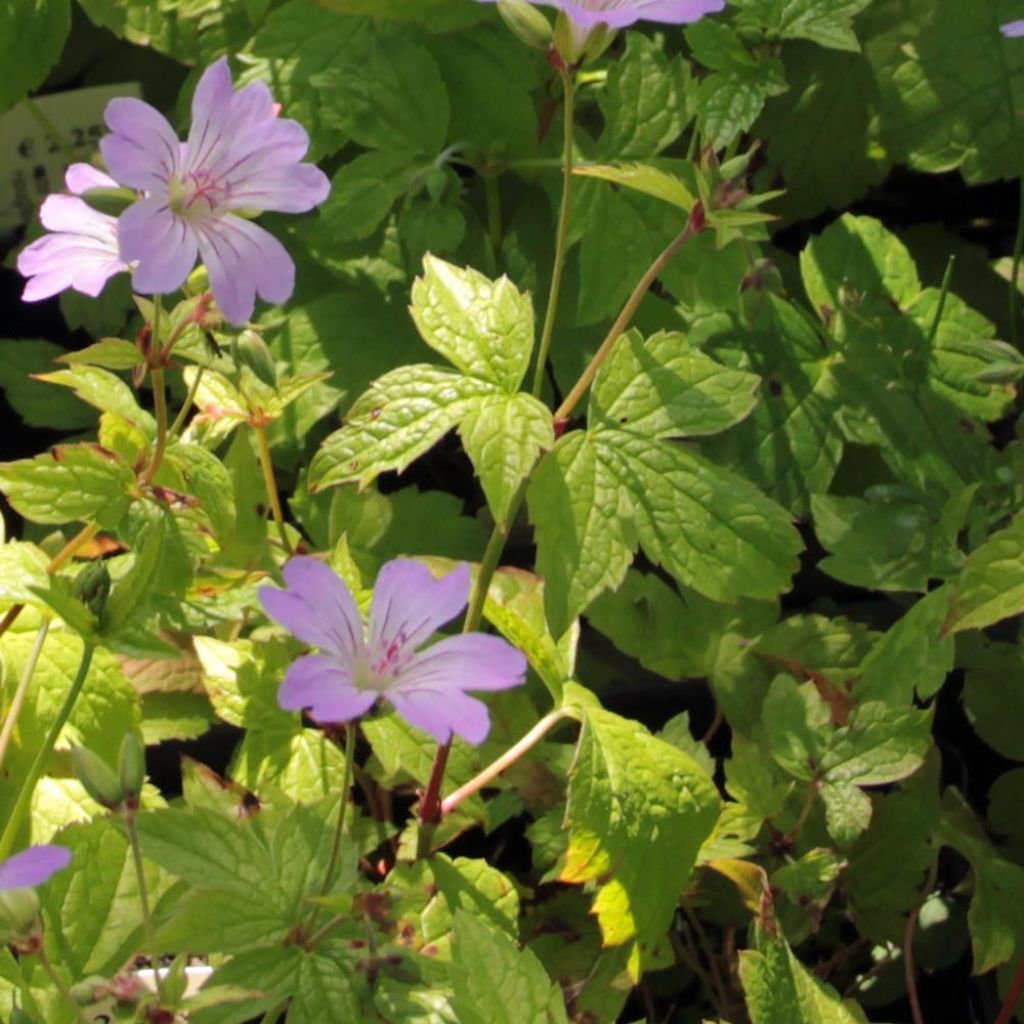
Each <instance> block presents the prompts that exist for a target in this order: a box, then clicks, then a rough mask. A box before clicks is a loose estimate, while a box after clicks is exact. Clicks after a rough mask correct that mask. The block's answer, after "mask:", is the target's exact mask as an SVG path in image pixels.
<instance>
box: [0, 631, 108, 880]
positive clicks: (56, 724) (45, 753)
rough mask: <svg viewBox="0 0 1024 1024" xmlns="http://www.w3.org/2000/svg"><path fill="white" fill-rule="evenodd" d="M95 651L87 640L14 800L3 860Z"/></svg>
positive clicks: (1, 846) (0, 838)
mask: <svg viewBox="0 0 1024 1024" xmlns="http://www.w3.org/2000/svg"><path fill="white" fill-rule="evenodd" d="M94 651H95V646H94V645H93V644H92V643H91V642H90V641H89V640H86V641H85V643H84V647H83V648H82V659H81V661H80V662H79V664H78V674H77V675H76V676H75V679H74V681H73V682H72V684H71V687H70V689H69V690H68V692H67V695H66V696H65V697H64V703H63V704H62V705H61V707H60V710H59V711H58V712H57V716H56V718H54V720H53V721H52V722H51V723H50V730H49V732H47V734H46V738H45V739H44V740H43V742H42V744H41V745H40V747H39V749H38V750H37V751H36V756H35V758H34V759H33V761H32V764H31V765H30V767H29V770H28V772H27V773H26V774H25V778H24V779H23V780H22V782H21V789H20V791H19V792H18V799H17V801H16V802H15V805H14V809H13V810H12V811H11V815H10V817H9V818H8V819H7V825H6V826H5V828H4V831H3V834H2V835H0V861H2V860H4V859H5V858H7V857H8V856H9V855H10V852H11V850H12V848H13V847H14V843H15V840H16V839H17V837H18V833H19V832H20V831H21V827H22V823H23V821H24V819H25V816H26V814H27V813H28V809H29V806H30V804H31V802H32V794H33V792H34V791H35V788H36V783H37V782H38V781H39V779H40V777H41V776H42V774H43V769H44V768H45V767H46V762H47V761H48V760H49V758H50V754H51V753H53V748H54V746H55V745H56V743H57V737H58V736H59V735H60V731H61V729H63V728H64V726H65V724H66V723H67V720H68V718H69V717H70V716H71V712H72V711H73V710H74V707H75V704H76V703H77V701H78V695H79V694H80V693H81V692H82V687H83V686H84V685H85V677H86V676H87V675H88V674H89V666H90V665H91V664H92V656H93V653H94Z"/></svg>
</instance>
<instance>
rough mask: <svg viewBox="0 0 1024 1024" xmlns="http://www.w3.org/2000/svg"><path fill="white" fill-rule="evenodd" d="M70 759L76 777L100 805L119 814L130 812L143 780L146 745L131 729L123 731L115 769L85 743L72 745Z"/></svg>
mask: <svg viewBox="0 0 1024 1024" xmlns="http://www.w3.org/2000/svg"><path fill="white" fill-rule="evenodd" d="M71 763H72V765H73V766H74V769H75V774H76V775H77V776H78V781H79V782H81V783H82V786H83V787H84V788H85V791H86V792H87V793H88V794H89V796H91V797H92V798H93V800H95V801H96V803H98V804H99V805H100V806H101V807H105V808H106V809H107V810H108V811H119V812H120V813H122V814H134V813H135V811H136V810H138V807H139V795H140V794H141V793H142V786H143V783H144V782H145V781H146V748H145V747H144V746H143V744H142V740H140V739H139V737H138V736H136V735H135V733H133V732H129V733H125V737H124V739H123V740H122V741H121V750H120V753H119V754H118V759H117V771H116V772H115V771H114V770H113V769H112V768H111V767H110V765H108V764H107V762H106V761H104V760H103V758H102V757H100V756H99V754H96V753H94V752H93V751H91V750H90V749H89V748H88V747H74V748H72V751H71Z"/></svg>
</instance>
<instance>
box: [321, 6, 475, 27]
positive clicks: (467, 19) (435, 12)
mask: <svg viewBox="0 0 1024 1024" xmlns="http://www.w3.org/2000/svg"><path fill="white" fill-rule="evenodd" d="M324 4H325V6H327V7H330V8H331V9H332V10H335V11H342V12H344V13H345V14H364V15H370V16H371V17H374V18H380V19H381V20H383V21H418V22H422V23H423V24H425V25H428V26H429V27H430V28H431V29H433V30H434V31H436V32H441V31H447V30H450V29H454V28H461V27H463V26H465V25H471V24H472V23H473V22H474V21H478V20H479V19H480V18H482V17H484V15H483V13H482V12H481V11H477V10H476V9H475V8H472V7H470V8H467V7H466V5H465V4H463V3H462V2H461V0H324Z"/></svg>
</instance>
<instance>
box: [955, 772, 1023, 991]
mask: <svg viewBox="0 0 1024 1024" xmlns="http://www.w3.org/2000/svg"><path fill="white" fill-rule="evenodd" d="M938 838H939V839H940V840H941V842H942V843H943V844H944V845H946V846H951V847H953V849H954V850H956V851H957V852H958V853H959V854H960V855H961V856H962V857H964V858H966V860H967V861H968V862H969V863H970V865H971V868H972V869H973V872H974V896H973V898H972V899H971V909H970V911H969V912H968V915H967V924H968V927H969V928H970V932H971V946H972V949H973V952H974V963H973V965H972V972H973V973H974V974H984V973H985V972H986V971H990V970H992V968H993V967H998V966H999V965H1000V964H1004V963H1006V962H1007V961H1008V960H1010V959H1011V958H1012V957H1013V956H1014V955H1018V956H1019V950H1020V949H1021V947H1022V946H1024V868H1022V867H1021V866H1020V865H1019V864H1014V863H1012V862H1011V861H1008V860H1004V859H1003V858H1002V857H1001V856H1000V855H999V853H998V851H997V850H996V849H995V847H994V846H993V845H992V843H991V842H990V841H989V839H988V837H987V836H986V835H985V832H984V830H983V829H982V827H981V825H980V823H979V822H978V821H977V820H976V819H975V817H974V814H973V812H972V811H971V809H970V807H969V806H968V804H967V801H966V800H965V799H964V798H963V796H962V795H961V794H960V793H959V792H958V791H957V790H955V789H953V788H952V787H950V788H949V789H947V790H946V791H945V792H944V793H943V795H942V820H941V823H940V826H939V830H938Z"/></svg>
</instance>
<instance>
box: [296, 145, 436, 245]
mask: <svg viewBox="0 0 1024 1024" xmlns="http://www.w3.org/2000/svg"><path fill="white" fill-rule="evenodd" d="M423 164H424V159H423V157H422V156H418V155H417V154H415V153H411V152H409V151H407V150H405V149H386V150H371V151H370V152H368V153H360V154H359V156H357V157H356V158H355V159H354V160H350V161H349V162H348V163H346V164H343V165H342V167H341V168H340V170H339V171H338V173H337V174H335V175H334V177H333V178H332V179H331V194H330V195H329V196H328V197H327V200H326V201H325V202H324V203H323V205H322V206H321V207H320V215H319V217H318V218H317V220H316V223H315V224H314V225H313V226H312V227H311V228H310V235H309V237H310V239H311V241H312V244H313V246H314V248H322V247H323V246H325V245H327V246H330V245H331V243H332V242H337V241H359V240H361V239H364V238H368V237H369V236H370V235H372V234H373V233H374V231H376V230H377V228H378V227H380V225H381V222H382V221H383V220H384V219H385V218H386V217H387V215H388V214H389V213H390V212H391V207H392V206H394V205H395V203H396V202H397V201H398V200H399V199H400V198H401V197H402V196H404V195H405V194H406V192H408V191H409V189H410V188H411V187H412V185H413V182H414V181H415V179H416V177H417V175H418V174H420V173H422V170H423Z"/></svg>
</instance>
